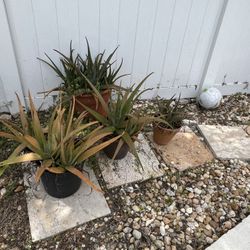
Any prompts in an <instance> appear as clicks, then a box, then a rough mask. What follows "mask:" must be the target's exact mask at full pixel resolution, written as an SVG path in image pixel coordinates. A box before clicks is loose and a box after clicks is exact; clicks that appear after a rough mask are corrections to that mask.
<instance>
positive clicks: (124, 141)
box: [81, 73, 164, 160]
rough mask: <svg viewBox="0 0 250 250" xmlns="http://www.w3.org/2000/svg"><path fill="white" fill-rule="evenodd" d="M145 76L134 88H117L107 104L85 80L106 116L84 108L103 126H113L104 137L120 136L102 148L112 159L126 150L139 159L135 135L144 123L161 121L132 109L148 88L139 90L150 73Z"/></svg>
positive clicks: (118, 156)
mask: <svg viewBox="0 0 250 250" xmlns="http://www.w3.org/2000/svg"><path fill="white" fill-rule="evenodd" d="M151 74H152V73H151ZM151 74H149V75H148V76H146V77H145V78H144V79H143V80H142V81H141V82H140V83H139V84H138V86H137V87H136V88H134V86H132V87H131V88H129V89H126V90H125V89H123V90H117V95H116V98H115V100H111V101H110V103H109V104H106V103H105V100H104V99H103V97H102V96H101V94H100V93H99V92H98V90H97V89H96V88H95V87H94V85H93V84H92V83H91V81H90V80H88V79H87V77H86V81H87V82H88V84H89V85H90V87H91V88H92V89H93V91H94V93H95V94H96V96H97V97H98V99H99V101H100V103H101V104H102V106H103V109H104V110H105V113H106V114H107V116H103V115H101V114H99V113H98V112H96V111H95V110H93V109H91V108H89V107H87V106H85V105H84V104H81V105H83V106H84V108H85V109H86V110H87V111H88V112H89V113H90V114H91V115H92V116H93V117H94V118H95V119H96V120H97V121H99V122H100V123H101V124H102V125H103V126H104V127H105V128H107V129H108V128H114V131H113V134H112V135H109V136H107V137H106V138H105V139H106V140H110V139H112V138H116V137H117V136H121V138H120V139H119V140H117V141H116V142H113V143H112V144H110V145H109V146H107V147H106V148H105V149H104V152H105V154H106V155H107V156H108V157H109V158H112V159H115V160H118V159H122V158H124V157H125V156H126V155H127V153H128V151H129V150H130V151H131V153H132V154H134V155H135V157H136V158H137V159H138V160H139V157H138V154H137V152H136V148H135V146H134V141H136V140H138V139H137V136H138V134H139V132H140V131H142V129H143V128H144V126H145V125H147V124H149V123H151V122H153V121H161V122H164V121H163V120H162V119H160V118H158V117H154V116H147V115H142V114H140V113H141V112H140V111H139V110H133V107H134V104H135V102H136V101H137V100H138V98H139V97H140V96H141V95H142V93H144V92H145V91H147V90H149V89H145V90H143V91H140V88H141V86H142V84H143V83H144V82H145V81H146V79H147V78H148V77H149V76H150V75H151Z"/></svg>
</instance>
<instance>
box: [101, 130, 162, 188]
mask: <svg viewBox="0 0 250 250" xmlns="http://www.w3.org/2000/svg"><path fill="white" fill-rule="evenodd" d="M138 139H139V140H140V143H138V142H135V146H136V149H137V153H138V155H139V158H140V160H141V163H142V165H143V168H142V167H141V166H140V165H139V164H138V162H137V160H136V158H135V156H134V155H132V154H131V153H130V152H129V153H128V155H127V156H126V157H125V158H123V159H121V160H114V161H113V162H112V160H111V159H108V158H107V157H106V156H105V155H104V154H100V155H99V156H98V161H99V165H100V168H101V171H102V176H103V179H104V180H105V182H106V184H107V188H113V187H117V186H121V185H124V184H128V183H132V182H136V181H143V180H147V179H149V178H151V177H153V178H155V177H159V176H162V175H163V174H164V171H163V170H161V169H160V168H159V165H160V163H159V161H158V160H157V158H156V156H155V154H154V152H153V151H152V149H151V148H150V146H149V144H148V142H147V140H146V139H145V137H144V136H143V135H142V134H139V136H138Z"/></svg>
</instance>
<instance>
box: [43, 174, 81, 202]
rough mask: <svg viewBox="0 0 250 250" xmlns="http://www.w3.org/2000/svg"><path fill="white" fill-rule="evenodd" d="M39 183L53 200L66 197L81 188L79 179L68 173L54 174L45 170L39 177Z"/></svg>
mask: <svg viewBox="0 0 250 250" xmlns="http://www.w3.org/2000/svg"><path fill="white" fill-rule="evenodd" d="M41 181H42V183H43V186H44V189H45V191H46V192H47V193H48V194H49V195H51V196H53V197H55V198H65V197H68V196H70V195H72V194H74V193H75V192H76V191H77V190H78V189H79V187H80V186H81V179H80V178H79V177H77V176H76V175H74V174H72V173H70V172H68V171H66V172H65V173H62V174H54V173H51V172H49V171H47V170H46V171H45V172H44V173H43V175H42V176H41Z"/></svg>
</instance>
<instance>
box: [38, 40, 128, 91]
mask: <svg viewBox="0 0 250 250" xmlns="http://www.w3.org/2000/svg"><path fill="white" fill-rule="evenodd" d="M86 43H87V54H86V58H85V59H83V58H82V57H81V55H80V54H79V53H78V54H76V55H75V53H74V49H73V48H72V42H70V50H69V56H67V55H65V54H63V53H62V52H60V51H58V50H54V51H56V52H57V53H58V54H59V55H60V56H61V58H60V63H61V66H62V68H63V69H62V70H61V69H60V67H59V66H57V65H56V64H55V62H54V61H53V60H52V59H51V58H50V57H49V56H48V55H47V54H46V53H45V55H46V57H47V59H48V61H46V60H43V59H41V58H38V59H39V60H41V61H42V62H44V63H46V64H47V65H48V66H49V67H50V68H52V69H53V70H54V71H55V72H56V74H57V75H58V76H59V77H60V78H61V80H62V83H61V84H60V86H59V87H58V88H55V89H53V90H51V91H58V90H62V91H63V92H65V93H66V94H67V95H68V96H72V95H79V94H87V93H92V89H91V88H90V86H89V84H88V83H87V81H86V79H85V78H84V77H83V75H84V76H86V77H87V78H88V79H89V80H90V81H91V82H92V84H93V85H94V86H95V88H96V89H98V90H99V91H102V90H105V89H107V88H110V87H111V86H113V85H114V83H115V82H116V81H117V80H118V79H120V78H121V77H123V76H124V75H120V76H118V73H119V71H120V69H121V67H122V63H123V61H121V63H120V65H119V66H118V67H117V69H113V67H112V65H113V63H114V62H112V61H111V60H112V58H113V56H114V54H115V52H116V50H117V48H118V47H117V48H116V49H115V50H114V51H113V52H112V53H111V54H110V55H109V56H108V57H107V58H106V59H105V51H103V52H102V53H99V54H98V55H97V56H96V57H94V58H93V56H92V53H91V51H90V46H89V42H88V40H87V38H86ZM51 91H49V92H51Z"/></svg>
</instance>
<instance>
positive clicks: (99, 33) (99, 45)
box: [98, 0, 101, 53]
mask: <svg viewBox="0 0 250 250" xmlns="http://www.w3.org/2000/svg"><path fill="white" fill-rule="evenodd" d="M100 1H101V0H99V1H98V53H100V48H101V2H100Z"/></svg>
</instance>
